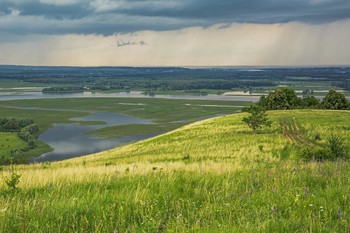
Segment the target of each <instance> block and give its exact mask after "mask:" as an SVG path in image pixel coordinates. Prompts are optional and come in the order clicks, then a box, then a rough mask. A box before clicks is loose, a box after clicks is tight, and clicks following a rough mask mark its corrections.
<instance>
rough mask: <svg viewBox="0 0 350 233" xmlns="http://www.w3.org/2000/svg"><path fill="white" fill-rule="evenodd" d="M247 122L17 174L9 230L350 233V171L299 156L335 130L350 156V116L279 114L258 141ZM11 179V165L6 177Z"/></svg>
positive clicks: (233, 118) (1, 222)
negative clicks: (316, 137) (291, 126)
mask: <svg viewBox="0 0 350 233" xmlns="http://www.w3.org/2000/svg"><path fill="white" fill-rule="evenodd" d="M243 117H244V114H236V115H229V116H224V117H218V118H214V119H209V120H204V121H201V122H197V123H193V124H191V125H187V126H184V127H182V128H180V129H178V130H175V131H173V132H170V133H167V134H165V135H162V136H158V137H156V138H153V139H148V140H145V141H143V142H138V143H135V144H130V145H126V146H123V147H120V148H116V149H113V150H110V151H106V152H101V153H98V154H95V155H90V156H85V157H81V158H76V159H71V160H67V161H62V162H57V163H42V164H33V165H18V166H15V167H14V169H15V171H16V173H18V174H21V177H20V182H19V184H18V189H16V190H9V189H8V188H7V187H6V185H5V183H4V182H1V183H0V229H2V230H3V232H117V231H118V232H349V230H350V191H349V190H350V178H349V177H350V169H349V165H350V163H349V162H348V161H347V160H338V161H328V162H322V163H321V162H303V161H301V160H299V159H297V158H296V157H297V154H298V150H299V149H298V148H299V146H301V145H304V146H305V142H309V143H310V145H311V144H314V143H318V144H322V143H325V138H326V137H327V135H328V134H330V133H333V132H335V133H337V135H340V136H342V137H343V138H344V139H345V144H346V146H347V147H346V149H347V150H349V143H350V129H349V125H350V112H346V111H320V110H317V111H306V110H305V111H285V112H283V111H275V112H269V117H270V118H271V119H272V120H273V122H274V123H273V126H272V128H270V129H266V130H265V132H264V133H262V134H258V135H256V134H253V133H252V132H250V130H249V129H248V128H247V127H246V126H245V125H244V123H243V122H242V121H241V120H242V118H243ZM285 122H295V123H293V124H295V125H296V126H295V128H297V132H296V131H295V130H289V132H288V133H286V131H285V128H284V126H283V125H284V124H287V123H285ZM316 134H319V135H321V140H320V141H317V142H315V141H314V140H313V139H314V135H316ZM288 135H289V137H288ZM298 135H299V136H300V137H301V138H302V140H301V139H300V137H299V136H298ZM293 138H294V139H293ZM298 138H299V140H297V139H298ZM9 174H10V167H3V168H2V171H1V177H2V178H6V177H9Z"/></svg>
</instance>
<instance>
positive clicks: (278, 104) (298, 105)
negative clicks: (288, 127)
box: [257, 87, 350, 110]
mask: <svg viewBox="0 0 350 233" xmlns="http://www.w3.org/2000/svg"><path fill="white" fill-rule="evenodd" d="M257 106H259V107H261V108H263V109H265V110H288V109H304V108H311V109H333V110H345V109H350V102H349V101H348V100H347V99H346V97H345V95H344V94H343V93H340V92H337V91H335V90H330V91H329V92H328V93H327V94H326V96H325V97H324V98H323V99H322V100H320V99H318V98H316V97H315V96H313V95H309V96H306V97H303V98H299V97H298V96H297V95H296V93H295V91H294V90H293V89H292V88H289V87H279V88H277V89H275V90H274V91H272V92H270V93H269V94H268V95H267V96H261V97H260V100H259V101H258V102H257Z"/></svg>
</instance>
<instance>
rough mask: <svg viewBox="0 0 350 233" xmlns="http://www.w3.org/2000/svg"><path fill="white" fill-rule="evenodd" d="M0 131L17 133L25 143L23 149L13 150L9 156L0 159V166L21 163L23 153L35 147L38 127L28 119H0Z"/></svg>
mask: <svg viewBox="0 0 350 233" xmlns="http://www.w3.org/2000/svg"><path fill="white" fill-rule="evenodd" d="M0 131H2V132H17V135H18V137H19V138H20V139H22V140H23V141H25V142H26V143H27V147H26V148H24V149H14V150H12V151H11V155H9V156H6V157H3V158H0V164H10V163H20V162H23V152H26V151H28V150H31V149H34V148H35V147H36V146H37V136H38V134H39V127H38V125H37V124H34V120H33V119H30V118H0Z"/></svg>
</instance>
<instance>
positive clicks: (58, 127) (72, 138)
mask: <svg viewBox="0 0 350 233" xmlns="http://www.w3.org/2000/svg"><path fill="white" fill-rule="evenodd" d="M71 120H74V121H104V122H106V124H104V125H78V124H55V125H54V126H53V127H52V128H50V129H49V130H47V131H46V132H45V133H43V134H41V135H40V136H39V138H38V139H39V140H40V141H43V142H45V143H47V144H48V145H50V146H51V147H52V148H54V150H53V151H52V152H48V153H45V154H42V155H41V156H39V157H37V158H35V159H33V160H32V161H31V162H33V163H35V162H44V161H58V160H64V159H69V158H73V157H78V156H81V155H87V154H91V153H95V152H99V151H104V150H108V149H111V148H114V147H116V146H120V145H123V144H126V143H129V142H132V141H137V140H142V139H145V138H148V137H151V136H154V135H146V136H145V135H143V136H131V137H124V138H120V139H118V138H117V139H99V138H97V137H96V136H94V135H92V134H86V132H87V131H89V130H95V129H100V128H104V127H109V126H116V125H125V124H153V122H151V121H149V120H146V119H142V118H138V117H132V116H127V115H122V114H115V113H107V112H98V113H94V114H92V115H89V116H86V117H79V118H72V119H71Z"/></svg>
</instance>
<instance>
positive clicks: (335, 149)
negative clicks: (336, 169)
mask: <svg viewBox="0 0 350 233" xmlns="http://www.w3.org/2000/svg"><path fill="white" fill-rule="evenodd" d="M327 148H328V149H329V151H330V153H331V154H332V156H333V157H335V158H340V157H344V156H345V147H344V139H343V138H342V137H340V136H339V135H335V134H331V135H330V136H329V137H328V138H327Z"/></svg>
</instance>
